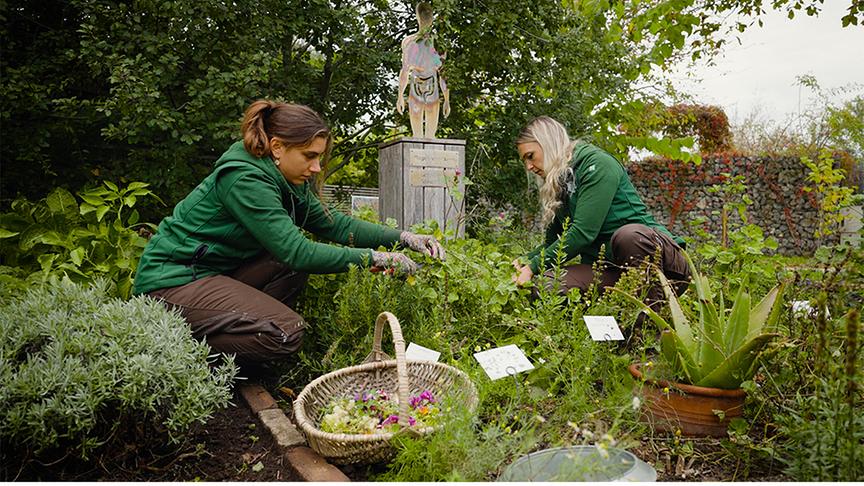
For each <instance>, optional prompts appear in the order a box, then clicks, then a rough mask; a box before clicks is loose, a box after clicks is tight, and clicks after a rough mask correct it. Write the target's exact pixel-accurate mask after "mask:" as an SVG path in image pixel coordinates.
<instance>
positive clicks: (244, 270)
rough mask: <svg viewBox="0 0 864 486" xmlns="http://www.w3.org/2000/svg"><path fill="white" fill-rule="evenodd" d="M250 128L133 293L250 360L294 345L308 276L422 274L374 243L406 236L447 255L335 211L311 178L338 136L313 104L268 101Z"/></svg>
mask: <svg viewBox="0 0 864 486" xmlns="http://www.w3.org/2000/svg"><path fill="white" fill-rule="evenodd" d="M241 132H242V136H243V140H242V141H239V142H236V143H234V144H233V145H231V147H230V148H228V150H227V151H226V152H225V153H224V154H222V156H221V157H220V158H219V160H217V161H216V165H215V168H214V169H213V172H212V173H211V174H210V175H208V176H207V177H206V178H205V179H204V180H203V181H202V182H201V183H200V184H199V185H198V186H197V187H196V188H195V189H193V190H192V192H191V193H189V195H188V196H186V198H185V199H183V200H182V201H180V202H179V203H178V204H177V206H176V207H175V208H174V212H173V214H172V215H171V216H168V217H166V218H165V219H164V220H162V222H161V223H160V225H159V229H158V230H157V232H156V234H155V235H154V236H153V238H152V239H151V240H150V241H149V243H148V244H147V247H146V248H145V249H144V254H143V255H142V257H141V262H140V263H139V265H138V270H137V272H136V275H135V286H134V289H133V292H134V293H135V294H148V295H150V296H152V297H154V298H156V299H159V300H161V301H162V302H163V303H165V305H167V306H169V307H171V308H175V309H178V310H179V311H180V313H181V314H182V315H183V317H185V318H186V320H187V321H188V322H189V325H190V326H191V329H192V334H193V336H195V337H196V338H198V339H206V341H207V343H208V344H209V345H210V347H211V348H213V349H214V350H216V351H219V352H222V353H227V354H233V355H235V356H236V358H237V361H238V362H239V363H241V364H247V363H261V362H266V361H269V360H273V359H278V358H280V357H284V356H286V355H288V354H290V353H293V352H295V351H296V350H297V349H298V348H299V347H300V344H301V338H302V336H303V329H304V328H305V327H306V323H305V322H304V320H303V318H302V317H301V316H300V315H298V314H297V313H296V312H294V311H293V310H292V309H291V307H293V306H294V303H295V301H296V299H297V295H298V294H299V292H300V290H301V289H302V287H303V285H304V284H305V282H306V278H307V276H308V274H310V273H334V272H344V271H346V270H347V269H348V267H349V265H352V264H353V265H361V266H373V267H378V268H381V269H385V270H398V271H404V272H408V273H410V272H412V271H414V270H415V269H416V268H417V265H416V263H414V262H413V261H412V260H411V259H410V258H408V256H406V255H404V254H402V253H396V252H380V251H374V250H372V249H374V248H378V247H379V246H384V247H390V246H392V245H394V244H397V243H401V244H402V245H403V246H404V247H408V248H411V249H413V250H416V251H419V252H422V253H425V254H427V255H430V256H432V257H437V258H443V257H444V250H443V248H441V245H440V244H439V243H438V241H436V240H435V238H433V237H431V236H423V235H417V234H413V233H409V232H407V231H403V232H399V231H397V230H394V229H391V228H387V227H385V226H381V225H377V224H372V223H368V222H365V221H361V220H357V219H354V218H351V217H349V216H346V215H343V214H341V213H339V212H337V211H327V210H325V208H324V207H323V206H322V205H321V203H320V202H319V200H318V198H317V197H316V195H315V194H314V193H313V191H312V188H311V187H310V186H311V184H310V182H309V181H310V179H311V178H312V177H313V176H314V175H316V174H318V173H320V172H321V166H322V165H323V164H324V163H325V161H326V160H327V157H328V156H329V154H330V149H331V146H332V136H331V134H330V130H329V129H328V128H327V126H326V124H325V123H324V120H322V119H321V117H320V116H319V115H318V114H317V113H316V112H314V111H313V110H312V109H310V108H308V107H306V106H302V105H295V104H290V103H278V102H274V101H268V100H259V101H256V102H254V103H252V104H251V105H250V106H249V107H248V108H247V109H246V112H245V115H244V118H243V123H242V127H241ZM302 230H306V231H308V232H310V233H312V234H314V235H316V236H318V237H319V238H321V239H325V240H330V241H333V242H335V243H339V244H340V245H342V246H335V245H330V244H326V243H319V242H315V241H312V240H310V239H308V238H307V237H306V236H305V235H304V234H303V231H302Z"/></svg>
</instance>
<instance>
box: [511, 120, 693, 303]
mask: <svg viewBox="0 0 864 486" xmlns="http://www.w3.org/2000/svg"><path fill="white" fill-rule="evenodd" d="M516 149H517V151H518V152H519V158H520V159H522V162H523V163H524V164H525V169H526V170H527V171H529V172H532V173H534V174H535V175H537V178H538V182H539V183H540V203H541V207H542V215H541V222H542V224H543V226H544V227H545V228H546V238H545V241H544V242H543V244H542V245H540V246H538V247H537V248H535V249H534V251H532V252H530V253H529V254H528V255H526V256H525V257H524V258H522V259H521V261H520V260H517V261H514V262H513V265H514V266H515V268H516V274H515V275H514V277H513V279H514V281H516V283H517V284H524V283H527V282H529V281H531V279H532V278H533V277H534V275H536V274H538V273H545V272H546V270H547V269H548V268H549V267H550V266H551V265H552V263H553V262H554V261H555V258H556V255H557V254H558V251H559V249H560V250H563V254H564V258H565V260H569V259H571V258H573V257H575V256H577V255H580V256H581V258H582V260H581V263H580V264H577V265H571V266H568V267H566V268H564V269H563V270H564V274H563V277H562V281H561V290H562V292H567V291H568V290H569V289H571V288H579V289H581V290H583V291H585V290H587V289H588V287H589V286H590V285H591V283H592V282H593V281H594V280H595V275H594V271H593V268H592V264H593V263H595V262H596V261H597V259H598V257H599V256H600V247H601V246H605V254H604V257H603V261H602V262H601V265H600V272H601V273H600V275H599V282H600V285H601V287H608V286H612V285H615V283H616V282H617V281H618V279H619V278H620V277H621V273H622V271H623V270H624V269H625V268H626V267H628V266H635V265H639V264H640V263H641V262H642V261H643V260H645V259H646V258H647V259H652V260H653V259H654V258H655V255H659V260H655V261H654V263H656V264H657V265H658V266H660V268H661V269H662V270H663V273H664V274H665V275H666V277H668V279H669V280H670V281H671V282H672V283H673V285H675V286H676V291H677V292H678V293H681V292H683V291H684V289H686V288H687V283H686V282H687V281H688V280H689V277H690V270H689V268H688V266H687V261H686V258H685V256H684V253H683V251H682V248H681V245H683V243H684V242H683V240H681V239H680V238H676V237H674V236H673V235H672V233H670V232H669V230H667V229H666V228H665V227H664V226H663V225H661V224H659V223H657V222H656V221H655V220H654V217H653V216H651V214H650V213H649V212H648V208H647V207H646V206H645V204H644V203H643V202H642V200H641V199H640V198H639V195H638V194H636V189H635V188H634V187H633V184H632V183H631V182H630V178H629V177H628V176H627V172H626V171H625V170H624V166H623V165H621V162H619V161H618V160H617V159H616V158H615V157H613V156H612V155H610V154H609V153H607V152H606V151H604V150H602V149H600V148H598V147H595V146H594V145H591V144H588V143H581V142H578V141H574V140H570V137H569V136H568V135H567V130H566V129H565V128H564V126H563V125H561V123H559V122H558V121H556V120H554V119H552V118H549V117H548V116H542V117H539V118H537V119H535V120H533V121H532V122H531V123H529V124H528V125H526V126H525V128H523V129H522V132H521V133H520V134H519V136H518V137H517V139H516ZM565 220H566V221H568V223H567V224H568V226H567V229H566V231H564V222H565ZM549 275H551V274H549ZM662 295H663V292H662V289H661V288H659V287H653V288H652V289H651V290H650V291H649V294H648V300H649V304H650V303H653V302H656V301H658V300H660V299H662Z"/></svg>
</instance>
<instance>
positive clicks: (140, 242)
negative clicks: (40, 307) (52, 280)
mask: <svg viewBox="0 0 864 486" xmlns="http://www.w3.org/2000/svg"><path fill="white" fill-rule="evenodd" d="M148 186H149V184H145V183H143V182H132V183H130V184H129V185H128V186H126V187H119V186H117V185H116V184H114V183H112V182H110V181H105V182H104V183H103V184H102V185H100V186H98V187H95V188H92V189H88V190H84V191H81V192H79V193H78V196H79V198H80V199H81V203H80V204H79V203H78V200H76V198H75V197H74V196H73V195H72V194H71V193H69V191H67V190H65V189H63V188H56V189H54V190H53V191H51V193H50V194H48V196H47V197H45V199H42V200H40V201H37V202H35V203H33V202H30V201H27V200H26V199H17V200H15V201H14V202H13V203H12V212H10V213H6V214H2V215H0V239H2V240H3V249H2V250H0V256H2V259H3V260H2V261H3V263H4V264H5V265H7V266H12V267H18V268H21V269H23V270H25V271H26V272H27V273H29V274H30V275H29V277H28V280H29V281H31V282H44V281H46V279H47V278H48V277H49V276H51V275H56V276H60V275H65V276H68V277H69V278H70V279H72V280H73V281H79V282H87V281H92V280H93V279H94V278H97V277H105V278H107V279H109V280H110V281H111V282H112V283H113V284H114V286H113V291H114V293H115V294H116V295H118V296H120V297H123V298H128V297H129V295H130V292H131V289H132V281H133V278H134V274H135V268H136V267H137V266H138V259H139V258H140V257H141V253H142V251H143V249H144V246H145V245H146V244H147V240H146V239H145V238H144V237H142V236H141V234H139V230H142V229H143V230H148V231H151V232H152V231H155V230H156V226H155V225H153V224H150V223H142V222H140V221H139V219H140V216H139V214H138V211H137V210H136V209H135V208H134V207H135V205H136V204H137V203H138V201H139V200H140V199H147V198H151V199H155V200H159V198H158V197H157V196H156V195H154V194H153V193H152V192H151V191H150V190H149V189H148V188H147V187H148Z"/></svg>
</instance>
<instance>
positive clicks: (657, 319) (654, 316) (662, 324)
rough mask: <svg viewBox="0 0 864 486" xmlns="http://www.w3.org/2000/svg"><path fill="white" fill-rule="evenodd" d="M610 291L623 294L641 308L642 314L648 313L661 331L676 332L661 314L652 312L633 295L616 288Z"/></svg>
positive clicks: (611, 288)
mask: <svg viewBox="0 0 864 486" xmlns="http://www.w3.org/2000/svg"><path fill="white" fill-rule="evenodd" d="M609 290H612V291H613V292H616V293H618V294H621V296H623V297H624V298H625V299H626V300H629V301H630V302H631V303H633V304H636V305H637V306H639V307H641V308H642V312H644V313H646V314H647V315H648V317H649V318H651V320H652V321H654V323H655V324H657V326H658V327H660V330H661V331H662V330H665V329H669V330H674V329H673V328H672V326H670V325H669V323H668V322H666V319H663V318H662V317H660V315H659V314H657V313H656V312H654V311H653V310H651V308H650V307H648V306H647V305H645V303H644V302H642V301H641V300H639V299H637V298H636V297H633V296H632V295H630V294H628V293H627V292H624V291H623V290H619V289H616V288H615V287H609Z"/></svg>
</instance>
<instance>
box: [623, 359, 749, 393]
mask: <svg viewBox="0 0 864 486" xmlns="http://www.w3.org/2000/svg"><path fill="white" fill-rule="evenodd" d="M643 364H644V363H633V364H631V365H630V366H628V367H627V369H628V370H629V371H630V374H631V375H633V378H636V379H637V380H639V381H641V382H643V383H648V384H649V385H651V386H654V387H657V388H660V387H669V388H672V389H676V390H681V391H682V392H684V393H687V394H690V395H701V396H705V397H716V398H742V397H744V396H746V395H747V392H746V391H744V390H743V389H741V388H736V389H734V390H724V389H722V388H712V387H708V386H696V385H688V384H686V383H678V382H674V381H666V380H653V379H647V378H645V377H644V376H643V375H642V371H641V369H640V368H641V367H642V365H643Z"/></svg>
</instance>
